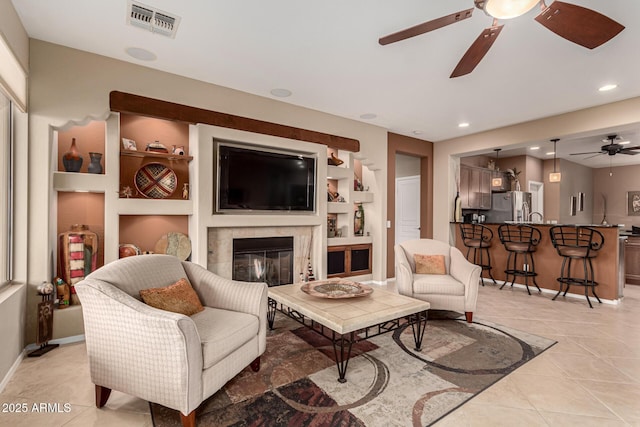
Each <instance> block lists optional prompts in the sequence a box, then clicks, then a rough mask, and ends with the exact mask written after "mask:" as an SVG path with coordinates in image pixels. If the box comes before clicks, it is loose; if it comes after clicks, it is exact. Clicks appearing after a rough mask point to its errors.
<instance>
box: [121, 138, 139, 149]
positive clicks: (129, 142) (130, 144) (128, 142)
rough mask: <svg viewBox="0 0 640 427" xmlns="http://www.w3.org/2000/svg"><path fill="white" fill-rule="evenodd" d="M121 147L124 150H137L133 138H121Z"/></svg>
mask: <svg viewBox="0 0 640 427" xmlns="http://www.w3.org/2000/svg"><path fill="white" fill-rule="evenodd" d="M122 147H123V148H124V149H125V150H132V151H137V150H138V148H137V147H136V142H135V141H134V140H133V139H127V138H122Z"/></svg>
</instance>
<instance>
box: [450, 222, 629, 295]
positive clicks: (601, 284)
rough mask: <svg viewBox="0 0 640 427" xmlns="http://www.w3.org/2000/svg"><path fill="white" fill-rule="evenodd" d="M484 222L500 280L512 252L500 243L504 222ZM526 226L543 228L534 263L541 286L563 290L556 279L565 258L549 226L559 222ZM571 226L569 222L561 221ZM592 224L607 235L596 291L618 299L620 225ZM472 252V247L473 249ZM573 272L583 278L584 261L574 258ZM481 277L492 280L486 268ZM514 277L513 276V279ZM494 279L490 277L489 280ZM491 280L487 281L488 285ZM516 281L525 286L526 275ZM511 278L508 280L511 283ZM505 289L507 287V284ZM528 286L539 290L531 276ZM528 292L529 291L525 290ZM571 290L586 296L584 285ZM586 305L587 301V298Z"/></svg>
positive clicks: (596, 267)
mask: <svg viewBox="0 0 640 427" xmlns="http://www.w3.org/2000/svg"><path fill="white" fill-rule="evenodd" d="M459 224H460V223H455V222H452V223H451V225H452V226H453V227H455V236H456V243H455V246H456V247H457V248H458V249H460V251H462V253H463V254H464V255H466V254H467V248H466V247H465V246H464V244H463V243H462V236H461V233H460V226H459ZM482 225H484V226H486V227H488V228H489V229H491V231H492V232H493V240H492V244H491V248H489V253H490V255H491V265H492V267H493V268H492V270H491V274H492V275H493V277H494V278H495V279H496V280H498V281H504V280H505V278H506V277H505V273H504V270H505V269H506V265H507V257H508V255H509V253H508V252H507V251H506V250H505V249H504V246H503V245H502V243H501V242H500V237H499V236H498V227H499V226H500V225H501V224H495V223H483V224H482ZM526 225H530V226H533V227H536V228H537V229H539V230H540V234H541V235H542V237H541V239H540V243H539V244H538V246H537V249H536V252H534V255H533V256H534V262H535V270H536V273H537V274H538V275H537V277H536V283H537V284H538V286H540V288H541V289H550V290H554V291H558V290H559V289H560V284H559V283H558V281H557V280H556V279H557V278H558V277H560V269H561V267H562V260H563V258H562V257H561V256H560V255H558V252H557V251H556V249H555V248H554V247H553V243H552V242H551V236H550V234H549V229H550V228H551V227H553V226H555V225H560V224H543V223H527V224H526ZM562 225H568V224H562ZM588 226H589V227H592V228H595V229H596V230H598V231H599V232H601V233H602V235H603V236H604V245H603V247H602V249H600V251H598V256H597V257H596V258H593V259H592V263H593V271H594V275H595V281H596V282H598V285H597V286H596V287H595V289H596V293H597V294H598V296H599V297H600V299H606V300H611V301H616V300H618V299H619V298H620V297H621V296H622V295H619V293H620V292H619V291H618V259H619V256H620V254H619V248H618V238H619V230H618V227H615V226H601V225H588ZM472 253H473V250H472ZM572 271H575V273H573V274H574V275H575V276H576V277H583V275H584V274H583V265H582V260H574V261H573V263H572ZM482 277H484V278H485V279H489V274H488V272H487V271H483V272H482ZM511 278H512V276H510V279H511ZM490 280H491V279H489V281H490ZM487 283H491V282H487V281H486V280H485V284H487ZM516 283H519V284H522V285H524V278H523V277H517V278H516ZM510 284H511V281H509V285H507V286H510ZM505 289H506V287H505ZM529 289H531V293H532V294H533V293H535V292H537V289H536V287H535V285H533V282H532V280H531V279H529ZM522 291H523V292H526V290H524V289H523V290H522ZM569 293H570V294H571V293H572V294H576V295H581V296H582V297H584V287H583V286H576V285H572V286H571V288H570V289H569ZM589 296H590V297H591V291H589ZM561 299H562V295H561V296H559V297H558V299H557V300H556V301H560V300H561ZM593 302H595V303H596V304H597V301H595V298H594V299H593V300H592V303H593ZM585 304H587V302H586V301H585Z"/></svg>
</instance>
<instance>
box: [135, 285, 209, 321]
mask: <svg viewBox="0 0 640 427" xmlns="http://www.w3.org/2000/svg"><path fill="white" fill-rule="evenodd" d="M140 298H142V301H144V302H145V304H147V305H150V306H151V307H155V308H159V309H161V310H166V311H172V312H174V313H181V314H184V315H186V316H191V315H192V314H196V313H199V312H201V311H202V310H204V307H203V306H202V303H201V302H200V298H198V294H196V291H194V290H193V288H192V287H191V283H189V281H187V279H180V280H178V281H177V282H176V283H174V284H173V285H169V286H166V287H164V288H151V289H143V290H141V291H140Z"/></svg>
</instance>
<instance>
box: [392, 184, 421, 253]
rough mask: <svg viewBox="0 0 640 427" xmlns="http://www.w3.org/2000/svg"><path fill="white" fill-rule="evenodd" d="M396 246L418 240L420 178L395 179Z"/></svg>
mask: <svg viewBox="0 0 640 427" xmlns="http://www.w3.org/2000/svg"><path fill="white" fill-rule="evenodd" d="M395 235H396V245H397V244H398V243H402V242H404V241H407V240H413V239H419V238H420V176H407V177H403V178H396V233H395Z"/></svg>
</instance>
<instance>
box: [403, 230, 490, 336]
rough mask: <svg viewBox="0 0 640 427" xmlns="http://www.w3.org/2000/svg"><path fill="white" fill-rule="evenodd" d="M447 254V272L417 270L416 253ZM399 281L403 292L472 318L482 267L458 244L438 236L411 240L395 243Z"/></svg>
mask: <svg viewBox="0 0 640 427" xmlns="http://www.w3.org/2000/svg"><path fill="white" fill-rule="evenodd" d="M416 254H420V255H444V264H445V269H446V271H445V273H446V274H416V262H415V259H414V255H416ZM395 260H396V285H397V287H398V292H399V293H400V294H402V295H406V296H409V297H413V298H417V299H421V300H424V301H427V302H429V303H430V304H431V309H433V310H452V311H458V312H464V314H465V316H466V319H467V322H469V323H471V322H472V320H473V312H474V311H475V309H476V301H477V299H478V285H479V281H480V273H481V272H482V268H481V267H480V266H477V265H475V264H472V263H470V262H469V261H467V259H466V258H465V257H464V255H462V252H460V251H459V250H458V249H457V248H455V247H453V246H450V245H449V244H447V243H443V242H440V241H437V240H431V239H419V240H410V241H407V242H403V243H400V244H399V245H396V246H395Z"/></svg>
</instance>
